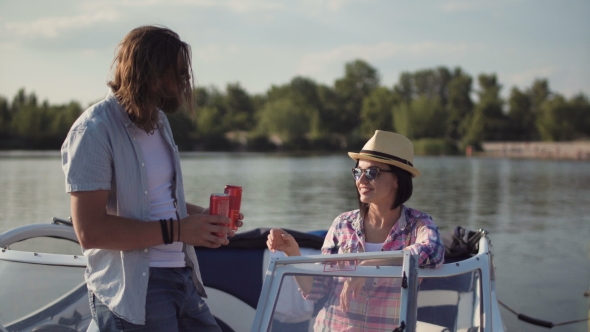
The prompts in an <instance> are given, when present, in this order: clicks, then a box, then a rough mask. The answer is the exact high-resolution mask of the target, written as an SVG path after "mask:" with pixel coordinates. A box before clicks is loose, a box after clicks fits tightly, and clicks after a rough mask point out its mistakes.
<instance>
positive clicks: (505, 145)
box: [0, 141, 590, 160]
mask: <svg viewBox="0 0 590 332" xmlns="http://www.w3.org/2000/svg"><path fill="white" fill-rule="evenodd" d="M482 148H483V151H478V152H473V153H472V154H471V155H472V156H477V157H493V158H523V159H547V160H590V141H574V142H484V143H482ZM180 153H181V155H184V156H187V157H190V156H194V155H202V154H205V155H206V154H218V153H224V154H227V153H236V154H267V153H269V154H273V153H274V154H300V153H304V154H315V153H329V154H332V153H334V154H336V153H337V152H336V151H331V152H328V151H319V150H318V151H313V150H306V151H268V152H260V151H252V152H249V151H181V152H180ZM420 155H422V154H420ZM433 155H440V154H433ZM466 155H467V156H468V157H469V153H466ZM417 156H418V155H417ZM425 156H428V154H426V155H425ZM54 157H60V151H59V150H0V158H54Z"/></svg>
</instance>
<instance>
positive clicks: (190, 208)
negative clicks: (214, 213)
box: [186, 203, 209, 214]
mask: <svg viewBox="0 0 590 332" xmlns="http://www.w3.org/2000/svg"><path fill="white" fill-rule="evenodd" d="M186 212H187V213H188V214H206V213H209V211H208V208H204V207H200V206H198V205H195V204H191V203H186Z"/></svg>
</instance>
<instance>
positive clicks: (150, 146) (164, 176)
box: [135, 128, 185, 267]
mask: <svg viewBox="0 0 590 332" xmlns="http://www.w3.org/2000/svg"><path fill="white" fill-rule="evenodd" d="M135 139H136V141H137V142H139V144H140V145H141V151H142V152H143V159H144V160H145V170H146V173H147V182H148V192H149V195H148V196H149V200H150V220H151V221H155V222H158V220H160V219H170V218H172V219H173V222H174V226H175V227H176V226H177V225H178V223H177V222H176V208H175V207H174V198H172V181H173V180H174V165H173V164H172V153H171V149H172V147H170V146H167V145H166V144H167V143H166V141H165V140H164V138H163V137H162V134H161V133H160V131H159V130H158V129H156V130H154V132H153V134H151V135H148V134H147V133H146V132H145V131H144V130H142V129H139V128H135ZM182 247H183V243H182V242H173V243H171V244H167V245H166V244H160V245H157V246H154V247H151V248H150V267H184V266H185V261H184V253H183V252H182Z"/></svg>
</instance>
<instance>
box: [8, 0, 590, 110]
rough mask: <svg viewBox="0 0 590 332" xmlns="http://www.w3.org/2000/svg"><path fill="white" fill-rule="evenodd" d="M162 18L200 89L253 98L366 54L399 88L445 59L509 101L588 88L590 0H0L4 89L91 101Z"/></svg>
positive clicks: (329, 75) (338, 71)
mask: <svg viewBox="0 0 590 332" xmlns="http://www.w3.org/2000/svg"><path fill="white" fill-rule="evenodd" d="M152 24H154V25H164V26H166V27H168V28H171V29H172V30H174V31H176V32H177V33H178V34H179V35H180V37H181V39H183V40H184V41H186V42H187V43H188V44H190V45H191V47H192V60H193V71H194V75H195V79H196V83H197V85H198V86H202V87H207V86H215V87H217V88H219V89H221V90H224V89H225V87H226V85H227V84H229V83H239V84H240V85H241V86H242V87H243V88H244V89H245V90H246V91H247V92H248V93H250V94H261V93H265V92H266V91H267V90H268V89H269V88H270V87H271V86H272V85H281V84H286V83H288V82H289V81H291V79H292V78H294V77H295V76H305V77H308V78H311V79H313V80H315V81H316V82H317V83H321V84H326V85H329V86H333V84H334V81H335V80H336V79H338V78H341V77H343V76H344V67H345V64H346V63H348V62H351V61H354V60H355V59H362V60H365V61H366V62H368V63H369V64H370V65H371V66H373V67H374V68H376V69H377V70H378V72H379V75H380V78H381V85H383V86H387V87H389V88H392V87H393V86H394V85H395V84H396V83H397V81H398V79H399V76H400V74H401V73H402V72H414V71H417V70H422V69H432V68H436V67H439V66H445V67H447V68H449V69H454V68H456V67H461V69H462V70H463V71H464V72H466V73H467V74H469V75H471V76H472V77H473V78H474V90H477V85H476V84H475V82H476V81H477V76H479V75H480V74H496V75H497V78H498V81H499V83H500V84H501V85H502V86H503V88H502V95H503V96H504V97H505V98H506V97H507V96H508V95H509V93H510V90H511V89H512V88H513V87H518V88H520V89H526V88H528V87H530V86H531V85H532V83H533V81H534V80H535V79H547V80H548V81H549V86H550V89H551V90H552V91H554V92H558V93H561V94H563V95H565V96H566V97H571V96H573V95H575V94H578V93H584V94H586V96H590V1H588V0H562V1H558V0H550V1H549V0H494V1H478V0H451V1H444V0H441V1H422V0H417V1H398V0H290V1H287V0H283V1H281V0H217V1H216V0H144V1H142V0H92V1H89V0H86V1H85V0H53V1H42V0H38V1H35V0H26V1H22V0H0V96H3V97H5V98H8V99H9V100H10V101H11V100H12V98H13V97H14V96H15V95H16V93H17V92H18V90H19V89H22V88H24V89H25V91H26V92H27V93H31V92H34V93H35V94H36V95H37V98H38V99H39V100H40V101H42V100H47V101H49V103H50V104H62V103H68V102H70V101H78V102H80V103H81V104H82V105H83V106H87V105H88V104H89V103H91V102H95V101H98V100H100V99H102V98H103V97H104V96H105V95H106V93H107V86H106V82H107V81H108V79H109V77H110V76H109V75H110V69H111V63H112V60H113V57H114V54H115V49H116V47H117V44H118V43H119V42H120V41H121V40H122V39H123V37H124V36H125V35H126V34H127V33H128V32H129V31H130V30H132V29H133V28H135V27H138V26H141V25H152Z"/></svg>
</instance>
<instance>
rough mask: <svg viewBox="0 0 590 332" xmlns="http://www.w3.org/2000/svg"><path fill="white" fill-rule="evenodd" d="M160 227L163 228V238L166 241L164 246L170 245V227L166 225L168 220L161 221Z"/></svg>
mask: <svg viewBox="0 0 590 332" xmlns="http://www.w3.org/2000/svg"><path fill="white" fill-rule="evenodd" d="M160 227H161V228H162V238H163V239H164V244H170V243H172V241H170V235H169V234H168V225H166V219H160Z"/></svg>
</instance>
